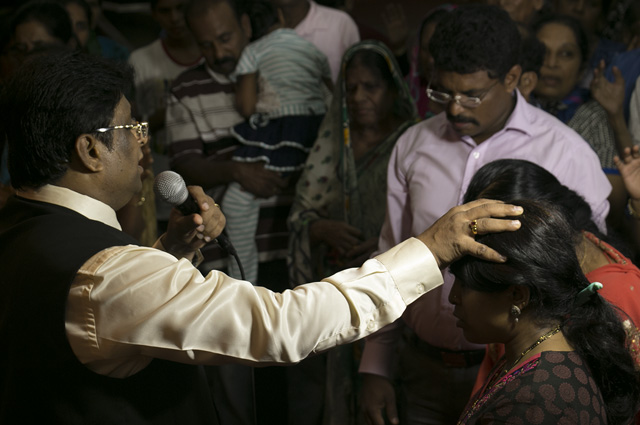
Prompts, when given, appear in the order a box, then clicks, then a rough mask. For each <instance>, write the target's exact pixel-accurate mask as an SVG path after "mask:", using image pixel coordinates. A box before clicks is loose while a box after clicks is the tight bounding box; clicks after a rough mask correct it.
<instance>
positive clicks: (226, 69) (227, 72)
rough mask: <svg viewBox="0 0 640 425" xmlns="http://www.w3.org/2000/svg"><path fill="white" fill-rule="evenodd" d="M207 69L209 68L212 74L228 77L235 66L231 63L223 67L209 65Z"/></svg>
mask: <svg viewBox="0 0 640 425" xmlns="http://www.w3.org/2000/svg"><path fill="white" fill-rule="evenodd" d="M209 68H211V69H212V70H213V71H214V72H216V73H218V74H222V75H230V74H231V73H232V72H233V71H234V70H235V69H236V67H235V64H233V63H225V64H223V65H218V64H215V65H213V66H212V65H211V64H209Z"/></svg>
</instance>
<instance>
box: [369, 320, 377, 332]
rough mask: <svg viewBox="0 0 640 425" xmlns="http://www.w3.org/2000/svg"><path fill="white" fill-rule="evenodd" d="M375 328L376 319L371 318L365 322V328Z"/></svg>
mask: <svg viewBox="0 0 640 425" xmlns="http://www.w3.org/2000/svg"><path fill="white" fill-rule="evenodd" d="M375 328H376V321H375V320H373V319H371V320H369V323H367V329H368V330H370V331H372V330H374V329H375Z"/></svg>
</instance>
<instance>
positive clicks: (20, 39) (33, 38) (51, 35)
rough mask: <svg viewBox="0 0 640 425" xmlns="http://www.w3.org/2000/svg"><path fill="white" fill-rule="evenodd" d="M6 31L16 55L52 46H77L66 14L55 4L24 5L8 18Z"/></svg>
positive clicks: (33, 2)
mask: <svg viewBox="0 0 640 425" xmlns="http://www.w3.org/2000/svg"><path fill="white" fill-rule="evenodd" d="M9 31H10V34H11V36H12V40H13V44H12V50H13V51H14V52H16V53H18V54H19V55H25V54H27V53H30V52H31V51H33V50H34V49H43V48H48V47H51V46H55V47H65V46H66V47H70V48H76V47H77V46H78V41H77V39H76V37H75V34H74V32H73V27H72V25H71V19H70V18H69V15H68V14H67V11H66V10H65V9H64V7H62V6H61V5H60V4H59V3H56V2H54V1H46V0H45V1H32V2H29V3H26V4H25V5H23V6H22V7H21V8H20V9H18V10H17V11H16V13H15V15H14V16H13V18H12V19H11V22H10V24H9Z"/></svg>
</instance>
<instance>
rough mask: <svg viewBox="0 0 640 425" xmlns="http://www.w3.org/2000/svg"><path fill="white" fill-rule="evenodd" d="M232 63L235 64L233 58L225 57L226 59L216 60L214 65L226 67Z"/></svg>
mask: <svg viewBox="0 0 640 425" xmlns="http://www.w3.org/2000/svg"><path fill="white" fill-rule="evenodd" d="M234 62H235V59H234V58H232V57H231V56H226V57H224V58H221V59H216V61H215V62H214V64H215V65H217V66H222V65H226V64H227V63H234Z"/></svg>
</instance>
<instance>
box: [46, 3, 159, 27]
mask: <svg viewBox="0 0 640 425" xmlns="http://www.w3.org/2000/svg"><path fill="white" fill-rule="evenodd" d="M58 1H59V2H60V4H61V5H63V6H66V5H68V4H77V5H78V6H80V7H81V8H82V10H84V14H85V15H86V16H87V23H88V24H89V26H91V23H92V21H93V16H91V6H89V3H87V2H86V1H85V0H58ZM157 2H158V1H157V0H156V3H157Z"/></svg>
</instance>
